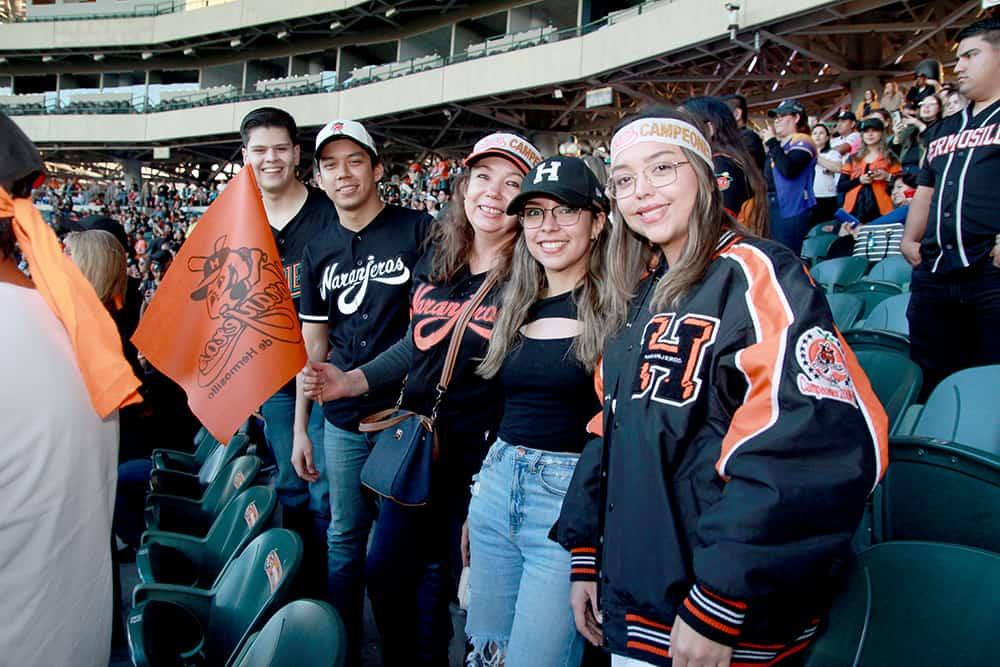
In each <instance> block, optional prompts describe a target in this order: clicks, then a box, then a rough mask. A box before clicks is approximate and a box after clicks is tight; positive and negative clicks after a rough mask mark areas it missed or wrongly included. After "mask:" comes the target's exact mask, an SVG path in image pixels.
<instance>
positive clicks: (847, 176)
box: [837, 118, 902, 222]
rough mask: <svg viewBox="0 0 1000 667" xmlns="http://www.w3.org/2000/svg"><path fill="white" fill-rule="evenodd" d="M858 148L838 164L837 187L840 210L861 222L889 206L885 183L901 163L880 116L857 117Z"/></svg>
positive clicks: (870, 219) (889, 197)
mask: <svg viewBox="0 0 1000 667" xmlns="http://www.w3.org/2000/svg"><path fill="white" fill-rule="evenodd" d="M860 129H861V138H862V141H863V142H864V145H863V146H862V148H861V150H860V151H858V153H857V154H856V155H852V156H851V157H850V159H848V160H847V162H845V163H844V166H843V167H841V169H840V173H841V177H840V181H839V182H838V183H837V191H838V192H842V193H844V206H843V208H844V210H845V211H847V212H848V213H850V214H851V215H853V216H854V217H856V218H857V219H858V220H860V221H861V222H871V221H872V220H874V219H875V218H878V217H881V216H883V215H885V214H886V213H888V212H890V211H891V210H892V209H893V205H892V197H891V196H890V193H889V184H890V183H891V182H892V178H893V176H895V175H896V174H898V173H899V172H900V171H901V170H902V167H901V166H900V164H899V160H897V159H896V157H895V156H894V155H893V154H892V153H891V152H890V151H889V148H888V145H887V144H886V140H885V124H884V123H883V122H882V120H881V119H880V118H866V119H865V120H863V121H861V126H860Z"/></svg>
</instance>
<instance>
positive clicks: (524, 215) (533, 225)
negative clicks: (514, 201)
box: [517, 204, 583, 229]
mask: <svg viewBox="0 0 1000 667" xmlns="http://www.w3.org/2000/svg"><path fill="white" fill-rule="evenodd" d="M582 211H583V209H582V208H574V207H572V206H566V205H564V204H560V205H559V206H553V207H552V208H542V207H541V206H525V207H524V210H522V211H521V212H520V213H519V214H518V215H517V219H518V220H520V221H521V226H522V227H524V228H525V229H538V228H539V227H541V226H542V223H543V222H544V221H545V214H546V213H548V214H549V215H551V216H552V219H553V220H555V221H556V224H557V225H559V226H560V227H572V226H573V225H575V224H576V223H577V222H579V221H580V213H581V212H582Z"/></svg>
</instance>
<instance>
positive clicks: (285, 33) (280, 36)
mask: <svg viewBox="0 0 1000 667" xmlns="http://www.w3.org/2000/svg"><path fill="white" fill-rule="evenodd" d="M275 37H277V38H278V39H285V38H286V37H288V31H287V30H279V31H278V32H277V34H275Z"/></svg>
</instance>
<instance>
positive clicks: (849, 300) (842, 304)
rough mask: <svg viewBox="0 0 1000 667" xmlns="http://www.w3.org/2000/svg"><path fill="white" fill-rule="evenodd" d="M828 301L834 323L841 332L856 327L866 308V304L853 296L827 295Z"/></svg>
mask: <svg viewBox="0 0 1000 667" xmlns="http://www.w3.org/2000/svg"><path fill="white" fill-rule="evenodd" d="M826 301H827V303H828V304H829V305H830V312H831V313H832V314H833V322H834V324H836V325H837V328H838V329H840V330H841V331H843V330H845V329H849V328H851V327H852V326H854V323H855V322H857V321H858V318H859V317H861V311H862V310H863V309H864V307H865V304H864V302H863V301H862V300H861V299H860V298H858V297H857V296H855V295H853V294H841V293H838V294H827V295H826Z"/></svg>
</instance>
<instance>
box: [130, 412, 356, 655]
mask: <svg viewBox="0 0 1000 667" xmlns="http://www.w3.org/2000/svg"><path fill="white" fill-rule="evenodd" d="M249 446H250V441H249V438H248V437H247V436H246V435H245V434H242V433H240V434H237V435H236V436H234V437H233V438H232V439H231V440H230V441H229V443H228V444H227V445H225V446H221V445H220V444H219V443H218V441H216V440H215V439H214V438H213V437H212V436H211V435H209V434H208V433H207V432H206V431H205V430H204V429H202V431H201V432H200V433H199V435H198V436H197V438H196V447H195V450H194V451H193V452H191V453H187V452H182V451H172V450H156V451H154V452H153V457H152V459H153V472H152V474H151V476H150V488H151V493H150V494H149V496H148V497H147V501H146V503H147V504H146V527H147V531H146V532H145V533H144V534H143V536H142V543H141V546H140V548H139V550H138V551H137V553H136V567H137V569H138V573H139V578H140V581H141V583H140V584H139V585H138V586H136V588H135V590H134V591H133V593H132V611H131V613H130V614H129V619H128V637H129V649H130V652H131V657H132V662H133V664H135V665H137V666H139V665H150V666H153V667H155V666H156V665H175V664H212V665H216V664H217V665H232V666H250V665H254V666H256V665H272V666H274V667H284V666H292V665H306V664H316V665H334V666H339V665H342V664H343V661H344V657H345V655H344V650H345V649H344V647H345V644H344V642H345V630H344V627H343V623H342V622H341V620H340V618H339V616H338V615H337V613H336V612H335V611H334V610H333V608H332V607H330V606H329V605H328V604H326V603H325V602H320V601H316V600H294V601H291V602H289V600H290V598H291V597H292V592H291V589H292V585H293V582H294V580H295V577H296V574H297V573H298V571H299V568H300V565H301V562H302V542H301V539H300V538H299V537H298V535H296V534H295V533H293V532H292V531H289V530H286V529H284V528H276V527H273V524H274V517H275V510H276V508H277V496H276V494H275V492H274V490H273V489H272V488H270V487H268V486H262V485H255V482H256V481H257V477H258V474H259V472H260V467H261V461H260V459H259V458H257V457H256V456H253V455H249V454H248V453H247V452H248V448H249Z"/></svg>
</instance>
